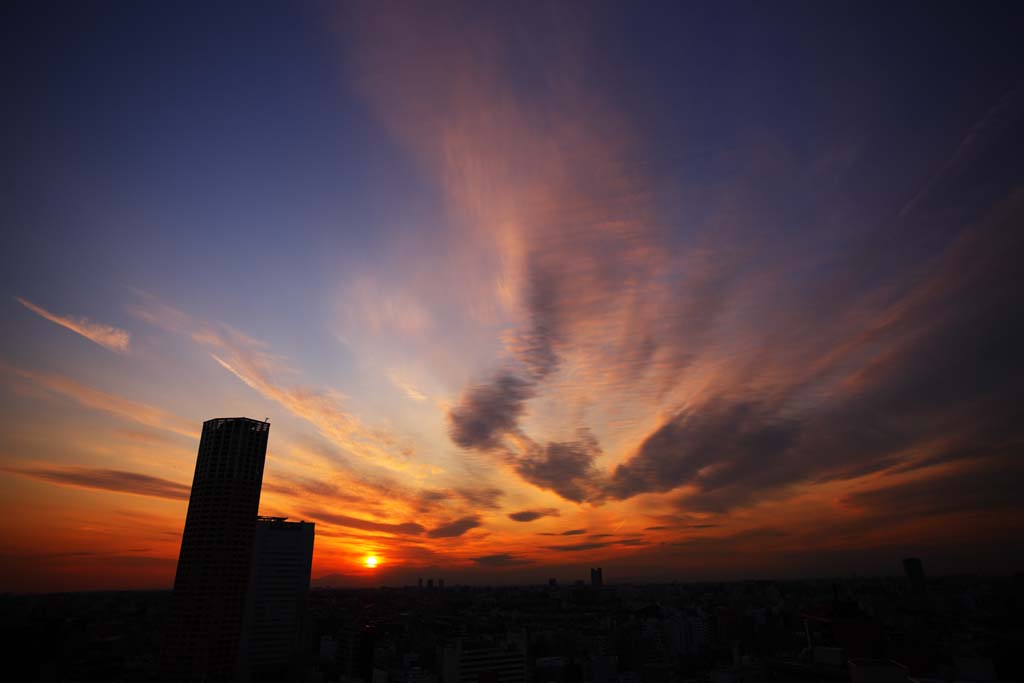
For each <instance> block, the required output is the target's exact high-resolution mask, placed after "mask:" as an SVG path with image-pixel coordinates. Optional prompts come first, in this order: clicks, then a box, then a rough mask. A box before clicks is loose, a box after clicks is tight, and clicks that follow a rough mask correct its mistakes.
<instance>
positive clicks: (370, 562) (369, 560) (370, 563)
mask: <svg viewBox="0 0 1024 683" xmlns="http://www.w3.org/2000/svg"><path fill="white" fill-rule="evenodd" d="M379 563H380V559H379V558H378V557H377V556H376V555H367V556H366V557H365V558H364V559H363V564H365V565H366V566H367V567H369V568H370V569H376V568H377V565H378V564H379Z"/></svg>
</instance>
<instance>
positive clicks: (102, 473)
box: [3, 466, 192, 500]
mask: <svg viewBox="0 0 1024 683" xmlns="http://www.w3.org/2000/svg"><path fill="white" fill-rule="evenodd" d="M3 469H4V471H5V472H10V473H12V474H17V475H19V476H22V477H29V478H30V479H36V480H38V481H45V482H47V483H49V484H57V485H59V486H74V487H78V488H86V489H99V490H103V491H114V492H115V493H130V494H132V495H136V496H151V497H154V498H169V499H171V500H188V495H189V491H190V490H191V488H192V487H191V486H189V485H187V484H180V483H178V482H175V481H169V480H167V479H161V478H160V477H152V476H150V475H148V474H140V473H139V472H127V471H125V470H110V469H102V468H92V467H73V466H69V467H59V468H58V467H5V468H3Z"/></svg>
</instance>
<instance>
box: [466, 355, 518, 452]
mask: <svg viewBox="0 0 1024 683" xmlns="http://www.w3.org/2000/svg"><path fill="white" fill-rule="evenodd" d="M533 393H534V389H533V385H532V383H531V382H529V381H527V380H524V379H522V378H521V377H518V376H516V375H514V374H512V373H510V372H502V373H499V374H498V375H497V376H496V377H495V378H494V380H493V381H491V382H490V383H487V384H477V385H475V386H472V387H470V388H469V389H468V390H467V391H466V392H465V394H463V396H462V400H460V401H459V404H458V405H457V406H455V407H454V408H452V410H451V412H450V413H449V415H448V419H449V421H450V424H449V431H448V433H449V435H450V436H451V439H452V441H454V442H455V443H456V444H458V445H459V446H462V447H463V448H475V449H478V450H488V449H492V448H497V447H498V446H499V445H500V443H501V439H502V437H503V436H504V435H505V434H506V433H508V432H510V431H512V430H514V429H515V428H516V424H517V422H518V420H519V416H520V415H521V414H522V412H523V409H524V407H525V404H526V401H527V400H528V399H529V398H531V397H532V396H533Z"/></svg>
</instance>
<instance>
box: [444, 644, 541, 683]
mask: <svg viewBox="0 0 1024 683" xmlns="http://www.w3.org/2000/svg"><path fill="white" fill-rule="evenodd" d="M441 661H442V680H444V681H445V683H449V681H451V682H452V683H478V682H480V681H494V682H495V683H498V682H500V683H520V682H524V681H526V643H525V642H523V640H522V639H520V638H508V639H505V640H499V639H492V638H485V637H479V638H457V639H456V640H455V642H454V643H452V644H451V645H448V646H446V647H445V648H444V650H443V651H442V657H441Z"/></svg>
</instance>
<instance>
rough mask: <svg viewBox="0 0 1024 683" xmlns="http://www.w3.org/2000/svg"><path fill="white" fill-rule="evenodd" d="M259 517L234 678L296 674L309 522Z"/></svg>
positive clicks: (310, 539)
mask: <svg viewBox="0 0 1024 683" xmlns="http://www.w3.org/2000/svg"><path fill="white" fill-rule="evenodd" d="M286 519H287V518H285V517H259V518H258V519H257V521H256V537H255V543H254V545H253V559H252V568H251V573H250V579H249V593H248V599H247V600H246V605H245V617H244V619H243V622H242V623H243V627H242V645H241V657H240V665H241V670H240V680H252V681H285V680H299V679H302V680H304V677H303V676H301V675H300V674H301V671H300V667H301V664H302V662H301V647H302V642H301V641H302V636H303V634H304V632H305V623H304V622H305V617H306V595H307V594H308V593H309V574H310V569H311V568H312V564H313V528H314V525H313V523H312V522H287V521H285V520H286Z"/></svg>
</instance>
